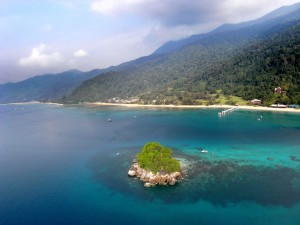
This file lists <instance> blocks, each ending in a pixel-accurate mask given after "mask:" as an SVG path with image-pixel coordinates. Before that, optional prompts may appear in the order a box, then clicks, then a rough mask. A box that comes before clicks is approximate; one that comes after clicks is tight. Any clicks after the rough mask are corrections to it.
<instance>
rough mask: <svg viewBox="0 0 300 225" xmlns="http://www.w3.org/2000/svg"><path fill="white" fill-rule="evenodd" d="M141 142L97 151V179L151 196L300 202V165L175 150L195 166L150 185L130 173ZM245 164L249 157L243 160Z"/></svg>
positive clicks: (94, 176) (180, 200)
mask: <svg viewBox="0 0 300 225" xmlns="http://www.w3.org/2000/svg"><path fill="white" fill-rule="evenodd" d="M137 151H138V148H135V150H134V151H132V149H127V150H126V149H125V150H124V149H123V150H119V151H116V152H120V155H119V156H117V155H116V152H109V153H108V154H106V153H101V154H99V155H96V156H93V157H92V158H91V159H90V161H89V163H88V168H89V169H90V171H91V173H92V179H93V180H94V181H95V182H97V183H99V184H102V185H106V186H107V187H108V188H110V189H111V190H112V191H113V192H120V193H122V194H125V195H130V196H133V197H136V198H140V199H143V200H146V201H153V200H157V199H159V200H161V201H163V202H166V203H186V202H197V201H199V200H203V201H207V202H210V203H211V204H213V205H217V206H223V207H227V206H228V205H231V204H235V203H240V202H245V201H247V202H253V203H256V204H259V205H263V206H283V207H292V206H294V205H296V204H298V203H299V202H300V171H298V170H294V169H291V168H287V167H283V166H280V167H266V166H254V165H239V162H238V161H230V160H222V161H214V162H212V161H208V160H204V159H200V158H199V157H193V156H188V155H184V154H182V153H181V152H179V151H174V155H175V156H176V157H181V158H185V159H186V160H187V161H189V162H190V163H191V164H190V167H189V170H188V171H187V174H186V175H187V176H185V179H184V180H182V181H181V182H180V183H178V184H177V185H175V186H168V187H163V186H157V187H155V188H145V187H144V186H143V183H142V182H140V181H139V180H138V179H134V178H130V177H128V176H127V172H128V169H129V167H130V164H131V161H132V159H133V158H134V155H135V154H136V152H137ZM243 164H244V163H243Z"/></svg>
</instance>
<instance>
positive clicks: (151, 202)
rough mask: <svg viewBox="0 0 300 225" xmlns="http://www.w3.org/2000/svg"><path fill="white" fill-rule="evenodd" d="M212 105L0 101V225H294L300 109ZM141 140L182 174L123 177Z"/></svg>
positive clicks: (299, 195)
mask: <svg viewBox="0 0 300 225" xmlns="http://www.w3.org/2000/svg"><path fill="white" fill-rule="evenodd" d="M219 111H220V109H141V108H122V107H108V106H106V107H104V106H101V107H99V106H98V107H96V106H68V107H67V106H57V105H47V104H27V105H0V224H1V225H64V224H72V225H98V224H103V225H106V224H107V225H110V224H112V225H117V224H120V225H127V224H128V225H135V224H139V225H140V224H143V225H150V224H164V225H168V224H172V225H177V224H189V225H193V224H197V225H198V224H205V225H218V224H220V225H221V224H222V225H236V224H243V225H250V224H251V225H252V224H255V225H271V224H272V225H299V224H300V114H298V113H278V112H276V113H275V112H263V111H261V112H260V111H246V110H236V111H233V112H230V113H228V114H227V115H226V116H224V117H218V112H219ZM109 118H110V119H111V120H112V121H111V122H108V119H109ZM149 141H157V142H160V143H161V144H162V145H165V146H168V147H170V148H172V149H173V152H174V156H175V157H177V158H179V159H180V160H181V161H182V162H183V163H184V164H185V165H187V168H186V169H185V177H184V180H182V181H181V182H180V183H178V184H177V185H175V186H172V187H155V188H144V187H143V184H142V183H141V182H140V181H139V180H137V179H134V178H129V177H128V176H127V172H128V169H129V167H130V165H131V162H132V160H133V158H134V156H135V154H136V153H137V152H138V151H140V149H141V147H142V146H143V145H144V144H145V143H146V142H149ZM202 150H206V151H208V153H202V152H201V151H202ZM118 153H119V154H118Z"/></svg>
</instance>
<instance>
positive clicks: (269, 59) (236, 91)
mask: <svg viewBox="0 0 300 225" xmlns="http://www.w3.org/2000/svg"><path fill="white" fill-rule="evenodd" d="M277 22H278V21H277ZM268 24H270V22H268ZM257 26H261V24H259V25H254V26H252V27H246V28H241V30H234V31H226V32H225V33H217V34H215V35H214V36H210V37H209V38H206V39H205V38H204V39H201V40H200V41H196V42H195V43H192V44H191V43H189V44H188V45H187V46H185V47H181V48H180V49H179V50H176V51H172V52H170V53H167V54H159V55H156V56H155V57H154V56H150V57H149V58H148V59H147V58H145V59H144V60H143V61H139V64H138V66H136V64H134V63H131V64H130V65H127V66H124V67H123V68H122V69H119V70H118V71H115V72H109V73H106V74H103V75H101V76H97V77H95V78H93V79H90V80H88V81H85V82H83V84H82V85H81V86H79V87H78V88H77V89H76V90H75V91H74V92H73V93H72V94H71V95H69V96H68V97H65V98H64V99H63V102H64V103H78V102H95V101H110V100H111V99H112V98H115V97H118V98H120V99H130V98H138V99H139V100H140V103H143V104H153V103H155V104H218V103H227V104H236V103H239V104H245V103H246V101H243V100H250V99H252V98H259V99H262V100H263V103H264V104H271V103H287V104H289V103H300V90H299V83H300V74H299V65H300V62H299V60H300V59H299V58H300V55H299V53H300V47H299V43H300V22H299V20H296V21H292V22H291V21H290V20H286V21H281V22H280V23H279V24H273V26H271V27H265V28H264V29H263V30H260V32H258V31H257V30H258V27H257ZM251 29H252V31H251V32H253V34H254V33H256V35H252V36H251V35H250V36H249V37H252V38H248V39H247V40H245V38H244V34H243V32H244V31H245V30H247V32H248V33H251V32H250V31H249V30H251ZM241 31H243V32H241ZM245 32H246V31H245ZM239 34H241V36H239ZM230 36H232V37H234V38H233V39H234V40H235V41H234V42H232V41H228V40H229V39H230ZM222 38H223V41H222ZM278 86H280V87H282V88H283V89H284V93H282V94H274V88H275V87H278ZM230 96H231V97H230ZM238 97H240V98H238ZM224 99H225V101H224Z"/></svg>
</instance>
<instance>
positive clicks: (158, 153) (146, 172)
mask: <svg viewBox="0 0 300 225" xmlns="http://www.w3.org/2000/svg"><path fill="white" fill-rule="evenodd" d="M171 156H172V150H171V149H170V148H166V147H164V146H162V145H160V144H159V143H157V142H149V143H147V144H145V145H144V147H143V148H142V151H141V152H140V153H138V154H137V159H135V160H133V164H132V166H131V168H130V169H129V171H128V175H129V176H131V177H138V178H140V180H141V181H143V182H144V186H145V187H154V186H156V185H174V184H176V183H177V181H178V180H179V179H181V178H182V174H181V168H180V163H179V161H178V160H177V159H175V158H172V157H171Z"/></svg>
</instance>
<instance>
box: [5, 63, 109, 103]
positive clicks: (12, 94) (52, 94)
mask: <svg viewBox="0 0 300 225" xmlns="http://www.w3.org/2000/svg"><path fill="white" fill-rule="evenodd" d="M102 72H103V71H102V70H98V69H95V70H91V71H89V72H81V71H78V70H69V71H66V72H63V73H58V74H45V75H40V76H35V77H33V78H29V79H26V80H24V81H20V82H17V83H6V84H0V103H10V102H28V101H32V100H37V101H51V100H53V99H59V98H61V97H63V96H65V95H68V94H70V93H71V92H72V91H73V90H74V89H75V88H76V87H77V86H78V85H79V84H81V83H82V82H83V81H84V80H87V79H90V78H92V77H94V76H96V75H99V74H101V73H102Z"/></svg>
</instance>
